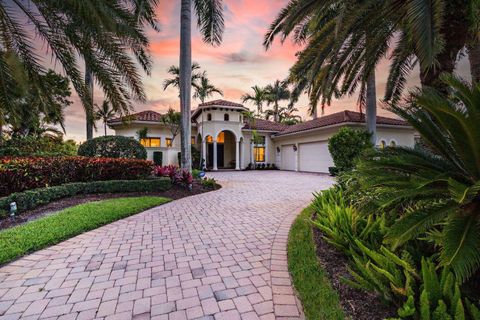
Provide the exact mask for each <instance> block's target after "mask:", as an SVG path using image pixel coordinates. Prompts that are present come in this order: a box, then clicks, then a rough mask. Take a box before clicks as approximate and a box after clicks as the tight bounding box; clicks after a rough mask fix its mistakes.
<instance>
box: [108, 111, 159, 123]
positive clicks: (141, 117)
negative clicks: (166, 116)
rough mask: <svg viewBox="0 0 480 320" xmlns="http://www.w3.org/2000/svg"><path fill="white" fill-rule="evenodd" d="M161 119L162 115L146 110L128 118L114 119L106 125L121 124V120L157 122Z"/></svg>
mask: <svg viewBox="0 0 480 320" xmlns="http://www.w3.org/2000/svg"><path fill="white" fill-rule="evenodd" d="M161 117H162V114H160V113H158V112H155V111H152V110H147V111H142V112H138V113H134V114H131V115H129V116H125V117H120V118H115V119H112V120H110V121H108V123H114V122H121V121H122V120H130V121H133V120H136V121H151V122H159V121H160V118H161Z"/></svg>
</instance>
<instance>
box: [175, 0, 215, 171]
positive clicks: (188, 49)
mask: <svg viewBox="0 0 480 320" xmlns="http://www.w3.org/2000/svg"><path fill="white" fill-rule="evenodd" d="M191 88H192V2H191V0H182V4H181V11H180V112H181V114H182V128H181V134H182V137H181V151H182V152H181V154H182V157H181V166H182V168H184V169H187V170H190V171H191V170H192V157H191V154H190V151H191V149H190V148H191V147H190V144H191V141H190V135H191V130H192V128H191V125H192V123H191V114H190V100H191ZM215 138H216V137H215Z"/></svg>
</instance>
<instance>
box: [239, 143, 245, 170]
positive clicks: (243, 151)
mask: <svg viewBox="0 0 480 320" xmlns="http://www.w3.org/2000/svg"><path fill="white" fill-rule="evenodd" d="M240 150H241V152H240V169H245V163H243V162H244V161H243V159H245V143H244V141H243V140H241V141H240Z"/></svg>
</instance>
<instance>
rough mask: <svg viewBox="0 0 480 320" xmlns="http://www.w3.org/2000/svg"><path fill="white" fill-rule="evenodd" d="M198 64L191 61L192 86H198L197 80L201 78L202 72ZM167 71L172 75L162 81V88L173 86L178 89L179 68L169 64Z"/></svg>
mask: <svg viewBox="0 0 480 320" xmlns="http://www.w3.org/2000/svg"><path fill="white" fill-rule="evenodd" d="M200 68H201V67H200V65H199V64H198V63H197V62H193V63H192V80H191V81H192V87H194V88H199V87H200V84H199V83H198V81H199V80H200V79H201V78H202V75H203V73H202V72H200V71H199V70H200ZM167 73H168V74H170V75H171V76H172V78H170V79H165V80H164V81H163V90H167V88H168V87H170V86H171V87H175V88H178V89H180V68H179V67H178V66H170V67H169V68H168V70H167Z"/></svg>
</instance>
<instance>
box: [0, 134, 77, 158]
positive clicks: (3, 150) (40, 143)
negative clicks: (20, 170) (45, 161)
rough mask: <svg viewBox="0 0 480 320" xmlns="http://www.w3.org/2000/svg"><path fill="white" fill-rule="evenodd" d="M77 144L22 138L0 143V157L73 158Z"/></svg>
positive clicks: (70, 141) (42, 138)
mask: <svg viewBox="0 0 480 320" xmlns="http://www.w3.org/2000/svg"><path fill="white" fill-rule="evenodd" d="M77 148H78V147H77V144H76V143H75V141H73V140H66V141H63V140H62V139H60V138H59V139H56V138H52V137H31V136H27V137H22V138H13V139H10V140H5V141H3V142H2V143H0V157H32V156H38V157H58V156H75V155H76V154H77Z"/></svg>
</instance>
